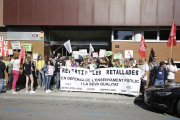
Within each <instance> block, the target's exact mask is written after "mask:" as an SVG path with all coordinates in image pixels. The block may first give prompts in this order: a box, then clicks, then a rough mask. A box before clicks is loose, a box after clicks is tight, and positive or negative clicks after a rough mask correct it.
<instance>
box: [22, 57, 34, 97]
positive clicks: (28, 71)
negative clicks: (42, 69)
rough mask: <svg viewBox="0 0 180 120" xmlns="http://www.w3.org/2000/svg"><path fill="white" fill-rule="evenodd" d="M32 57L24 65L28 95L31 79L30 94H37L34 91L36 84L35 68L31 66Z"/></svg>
mask: <svg viewBox="0 0 180 120" xmlns="http://www.w3.org/2000/svg"><path fill="white" fill-rule="evenodd" d="M31 63H32V62H31V57H28V58H27V61H26V62H25V63H24V71H25V76H26V93H28V83H29V78H30V79H31V90H30V93H31V94H32V93H36V92H35V91H33V84H34V79H33V75H32V71H33V67H32V64H31Z"/></svg>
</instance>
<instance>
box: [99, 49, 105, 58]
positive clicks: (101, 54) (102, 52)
mask: <svg viewBox="0 0 180 120" xmlns="http://www.w3.org/2000/svg"><path fill="white" fill-rule="evenodd" d="M105 53H106V49H100V50H99V57H105Z"/></svg>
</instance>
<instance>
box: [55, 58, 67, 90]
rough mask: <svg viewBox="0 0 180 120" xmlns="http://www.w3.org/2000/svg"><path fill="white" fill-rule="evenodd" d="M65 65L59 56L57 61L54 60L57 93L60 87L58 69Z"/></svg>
mask: <svg viewBox="0 0 180 120" xmlns="http://www.w3.org/2000/svg"><path fill="white" fill-rule="evenodd" d="M65 65H66V62H65V61H64V60H63V57H62V56H61V55H60V56H59V60H56V64H55V69H56V90H55V92H57V91H58V89H59V86H60V69H61V68H62V67H63V66H65Z"/></svg>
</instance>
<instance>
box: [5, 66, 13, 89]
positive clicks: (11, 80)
mask: <svg viewBox="0 0 180 120" xmlns="http://www.w3.org/2000/svg"><path fill="white" fill-rule="evenodd" d="M8 71H9V65H7V67H6V72H7V74H8V78H9V80H8V88H7V89H8V90H10V89H11V88H12V82H13V76H12V74H9V73H8Z"/></svg>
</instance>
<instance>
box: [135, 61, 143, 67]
mask: <svg viewBox="0 0 180 120" xmlns="http://www.w3.org/2000/svg"><path fill="white" fill-rule="evenodd" d="M141 65H142V60H139V64H138V65H137V66H136V67H137V68H140V67H141Z"/></svg>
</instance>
